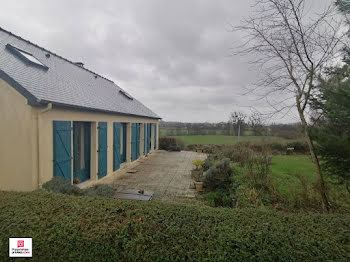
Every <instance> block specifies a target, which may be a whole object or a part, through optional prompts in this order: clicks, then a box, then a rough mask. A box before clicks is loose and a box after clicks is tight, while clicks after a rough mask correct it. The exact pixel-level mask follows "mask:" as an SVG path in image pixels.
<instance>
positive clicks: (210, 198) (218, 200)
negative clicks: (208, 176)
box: [205, 191, 232, 207]
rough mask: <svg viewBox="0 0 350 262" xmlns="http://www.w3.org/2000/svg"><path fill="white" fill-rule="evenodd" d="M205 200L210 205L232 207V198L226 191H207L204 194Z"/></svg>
mask: <svg viewBox="0 0 350 262" xmlns="http://www.w3.org/2000/svg"><path fill="white" fill-rule="evenodd" d="M205 200H206V202H207V203H208V205H209V206H211V207H232V198H231V197H230V195H229V194H228V193H224V192H218V191H214V192H209V193H208V194H206V195H205Z"/></svg>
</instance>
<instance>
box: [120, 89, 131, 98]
mask: <svg viewBox="0 0 350 262" xmlns="http://www.w3.org/2000/svg"><path fill="white" fill-rule="evenodd" d="M119 93H121V94H123V95H124V96H125V97H126V98H128V99H130V100H134V98H132V96H131V95H129V94H128V93H127V92H125V91H124V90H121V89H120V90H119Z"/></svg>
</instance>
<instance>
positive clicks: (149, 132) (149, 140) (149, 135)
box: [148, 123, 152, 152]
mask: <svg viewBox="0 0 350 262" xmlns="http://www.w3.org/2000/svg"><path fill="white" fill-rule="evenodd" d="M151 141H152V124H151V123H149V124H148V152H150V151H151Z"/></svg>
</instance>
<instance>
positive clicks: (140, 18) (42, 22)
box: [0, 0, 294, 122]
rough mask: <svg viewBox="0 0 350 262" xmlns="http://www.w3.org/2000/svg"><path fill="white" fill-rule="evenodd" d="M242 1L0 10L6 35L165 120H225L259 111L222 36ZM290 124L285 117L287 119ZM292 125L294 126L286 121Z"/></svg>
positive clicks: (235, 37) (247, 73) (245, 67)
mask: <svg viewBox="0 0 350 262" xmlns="http://www.w3.org/2000/svg"><path fill="white" fill-rule="evenodd" d="M250 4H251V1H247V0H235V1H232V0H217V1H212V0H191V1H189V0H179V1H164V0H147V1H143V0H130V1H121V0H120V1H112V0H105V1H102V2H101V1H92V0H90V1H87V0H77V1H71V0H70V1H68V0H61V1H47V0H42V1H40V0H31V1H26V0H16V1H7V2H6V3H3V4H2V6H1V10H2V12H1V13H2V15H1V17H0V24H1V26H2V27H4V28H5V29H7V30H10V31H12V32H13V33H15V34H18V35H20V36H22V37H23V38H25V39H28V40H30V41H32V42H34V43H37V44H39V45H42V46H43V47H45V48H47V49H49V50H51V51H53V52H56V53H58V54H60V55H62V56H64V57H67V58H68V59H70V60H73V61H82V62H84V64H85V66H86V67H87V68H89V69H91V70H94V71H96V72H98V73H100V74H102V75H105V76H106V77H108V78H110V79H112V80H114V81H115V82H116V83H117V84H118V85H120V86H122V87H123V88H124V89H126V90H127V91H128V92H130V93H131V94H132V95H134V96H135V97H136V98H137V99H139V100H140V101H142V102H143V103H145V104H146V105H147V106H148V107H149V108H151V109H152V110H154V111H155V112H156V113H157V114H159V115H160V116H162V117H163V118H164V120H173V121H193V122H200V121H210V122H219V121H226V120H227V119H228V116H229V113H230V111H232V110H243V111H246V112H249V108H250V107H256V108H261V109H264V108H266V103H263V102H261V101H256V99H255V97H254V96H252V95H243V96H242V95H241V94H242V93H244V87H245V86H247V85H249V84H250V83H252V81H253V80H254V79H255V77H256V75H257V72H256V71H254V70H253V71H252V69H251V68H250V66H249V64H248V63H247V60H246V59H245V58H243V57H232V56H231V55H230V52H231V50H230V48H231V47H232V46H234V45H237V44H239V43H241V41H242V40H241V36H240V35H239V34H234V33H232V32H230V31H229V30H228V28H229V26H228V25H229V24H230V23H231V24H238V23H239V22H240V20H241V19H242V18H243V17H244V16H246V15H248V14H249V7H250ZM291 119H292V118H287V119H285V121H287V120H288V121H289V120H291ZM293 121H294V120H293Z"/></svg>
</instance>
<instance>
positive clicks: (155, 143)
mask: <svg viewBox="0 0 350 262" xmlns="http://www.w3.org/2000/svg"><path fill="white" fill-rule="evenodd" d="M156 148H157V124H154V149H156Z"/></svg>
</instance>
